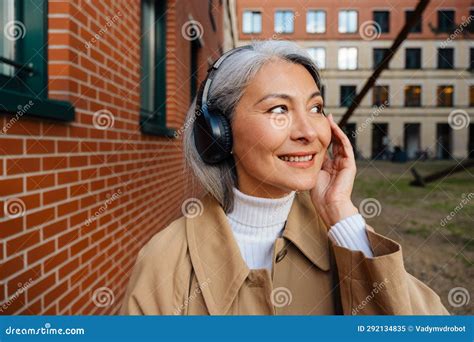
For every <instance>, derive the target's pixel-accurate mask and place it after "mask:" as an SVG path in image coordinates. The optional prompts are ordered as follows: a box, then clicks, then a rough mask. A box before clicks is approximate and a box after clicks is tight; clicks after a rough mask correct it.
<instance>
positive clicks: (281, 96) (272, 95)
mask: <svg viewBox="0 0 474 342" xmlns="http://www.w3.org/2000/svg"><path fill="white" fill-rule="evenodd" d="M316 96H321V92H320V91H319V90H316V91H315V92H314V93H312V94H311V95H310V96H309V97H308V101H309V100H311V99H312V98H313V97H316ZM269 98H280V99H285V100H288V101H291V100H292V99H293V98H292V97H291V96H290V95H288V94H278V93H275V94H268V95H265V96H264V97H262V98H261V99H260V100H258V101H257V102H255V104H254V106H256V105H257V104H259V103H260V102H262V101H265V100H267V99H269Z"/></svg>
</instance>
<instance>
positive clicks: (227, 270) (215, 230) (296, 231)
mask: <svg viewBox="0 0 474 342" xmlns="http://www.w3.org/2000/svg"><path fill="white" fill-rule="evenodd" d="M202 204H203V212H202V214H201V215H199V216H196V217H187V218H186V234H187V239H188V246H189V253H190V257H191V262H192V264H193V268H194V271H195V273H196V277H197V281H198V283H199V284H201V286H200V289H201V291H202V294H203V297H204V301H205V302H206V305H207V308H208V310H209V313H210V314H211V315H224V314H225V313H226V312H227V311H228V310H229V308H230V306H231V305H232V302H233V301H234V299H235V297H236V296H237V293H238V292H239V289H240V288H241V287H242V284H243V282H244V281H245V279H246V278H247V276H248V274H249V272H250V270H249V268H248V267H247V265H246V263H245V261H244V259H243V258H242V256H241V254H240V249H239V247H238V245H237V242H236V240H235V238H234V236H233V233H232V229H231V227H230V224H229V222H228V219H227V216H226V215H225V212H224V210H223V209H222V207H221V206H220V204H219V203H218V202H217V200H216V199H215V198H214V197H213V196H212V195H210V194H207V195H206V196H205V197H204V198H203V200H202ZM283 237H284V238H286V239H287V240H289V241H291V243H293V244H294V245H295V246H296V247H297V248H298V249H299V250H300V251H301V252H302V254H303V255H304V256H306V257H307V258H308V259H309V260H310V261H311V262H312V263H313V264H314V265H316V266H317V267H319V268H320V269H321V270H323V271H328V270H329V268H330V262H329V260H330V259H329V242H328V236H327V228H326V227H325V225H324V223H323V221H322V220H321V219H320V217H319V216H318V215H317V213H316V211H315V210H314V207H313V205H312V203H311V198H310V195H309V193H308V192H307V191H305V192H297V193H296V196H295V200H294V201H293V204H292V207H291V210H290V213H289V215H288V220H287V223H286V227H285V230H284V232H283ZM203 285H205V286H203Z"/></svg>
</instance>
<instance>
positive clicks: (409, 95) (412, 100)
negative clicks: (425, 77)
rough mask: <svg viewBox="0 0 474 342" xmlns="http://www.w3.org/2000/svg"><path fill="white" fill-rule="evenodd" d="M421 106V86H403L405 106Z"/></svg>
mask: <svg viewBox="0 0 474 342" xmlns="http://www.w3.org/2000/svg"><path fill="white" fill-rule="evenodd" d="M420 106H421V86H419V85H409V86H405V107H420Z"/></svg>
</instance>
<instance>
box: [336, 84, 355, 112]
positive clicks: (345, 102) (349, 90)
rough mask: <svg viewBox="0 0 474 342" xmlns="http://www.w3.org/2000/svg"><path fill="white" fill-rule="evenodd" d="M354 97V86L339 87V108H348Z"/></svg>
mask: <svg viewBox="0 0 474 342" xmlns="http://www.w3.org/2000/svg"><path fill="white" fill-rule="evenodd" d="M355 96H356V86H353V85H343V86H341V97H340V103H341V107H349V106H350V105H351V104H352V100H354V98H355Z"/></svg>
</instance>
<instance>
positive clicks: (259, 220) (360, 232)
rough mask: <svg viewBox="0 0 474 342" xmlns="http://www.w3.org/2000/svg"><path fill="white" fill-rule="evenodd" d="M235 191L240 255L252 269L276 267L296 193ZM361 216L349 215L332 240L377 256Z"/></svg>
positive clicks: (234, 229) (234, 224)
mask: <svg viewBox="0 0 474 342" xmlns="http://www.w3.org/2000/svg"><path fill="white" fill-rule="evenodd" d="M233 192H234V210H233V211H232V212H231V213H228V214H227V218H228V219H229V222H230V226H231V228H232V232H233V233H234V237H235V239H236V241H237V244H238V245H239V248H240V252H241V254H242V257H243V258H244V260H245V262H246V263H247V266H248V267H249V268H250V269H260V268H267V269H269V270H271V268H272V256H273V245H274V243H275V240H276V239H277V238H278V237H281V236H282V234H283V229H284V226H285V222H286V220H287V218H288V214H289V213H290V209H291V206H292V204H293V200H294V198H295V191H292V192H291V193H289V194H288V195H287V196H285V197H282V198H262V197H254V196H249V195H246V194H244V193H242V192H241V191H239V190H238V189H237V188H233ZM365 229H366V228H365V220H364V218H363V217H362V216H361V215H360V214H356V215H353V216H349V217H346V218H344V219H343V220H341V221H339V222H337V223H336V224H335V225H334V226H331V229H330V230H329V233H328V234H329V238H330V239H331V240H332V241H333V242H334V243H335V244H336V245H339V246H342V247H346V248H349V249H352V250H360V251H362V252H363V253H364V254H365V255H366V256H367V257H373V254H372V251H371V249H370V244H369V241H368V239H367V234H366V230H365Z"/></svg>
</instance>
